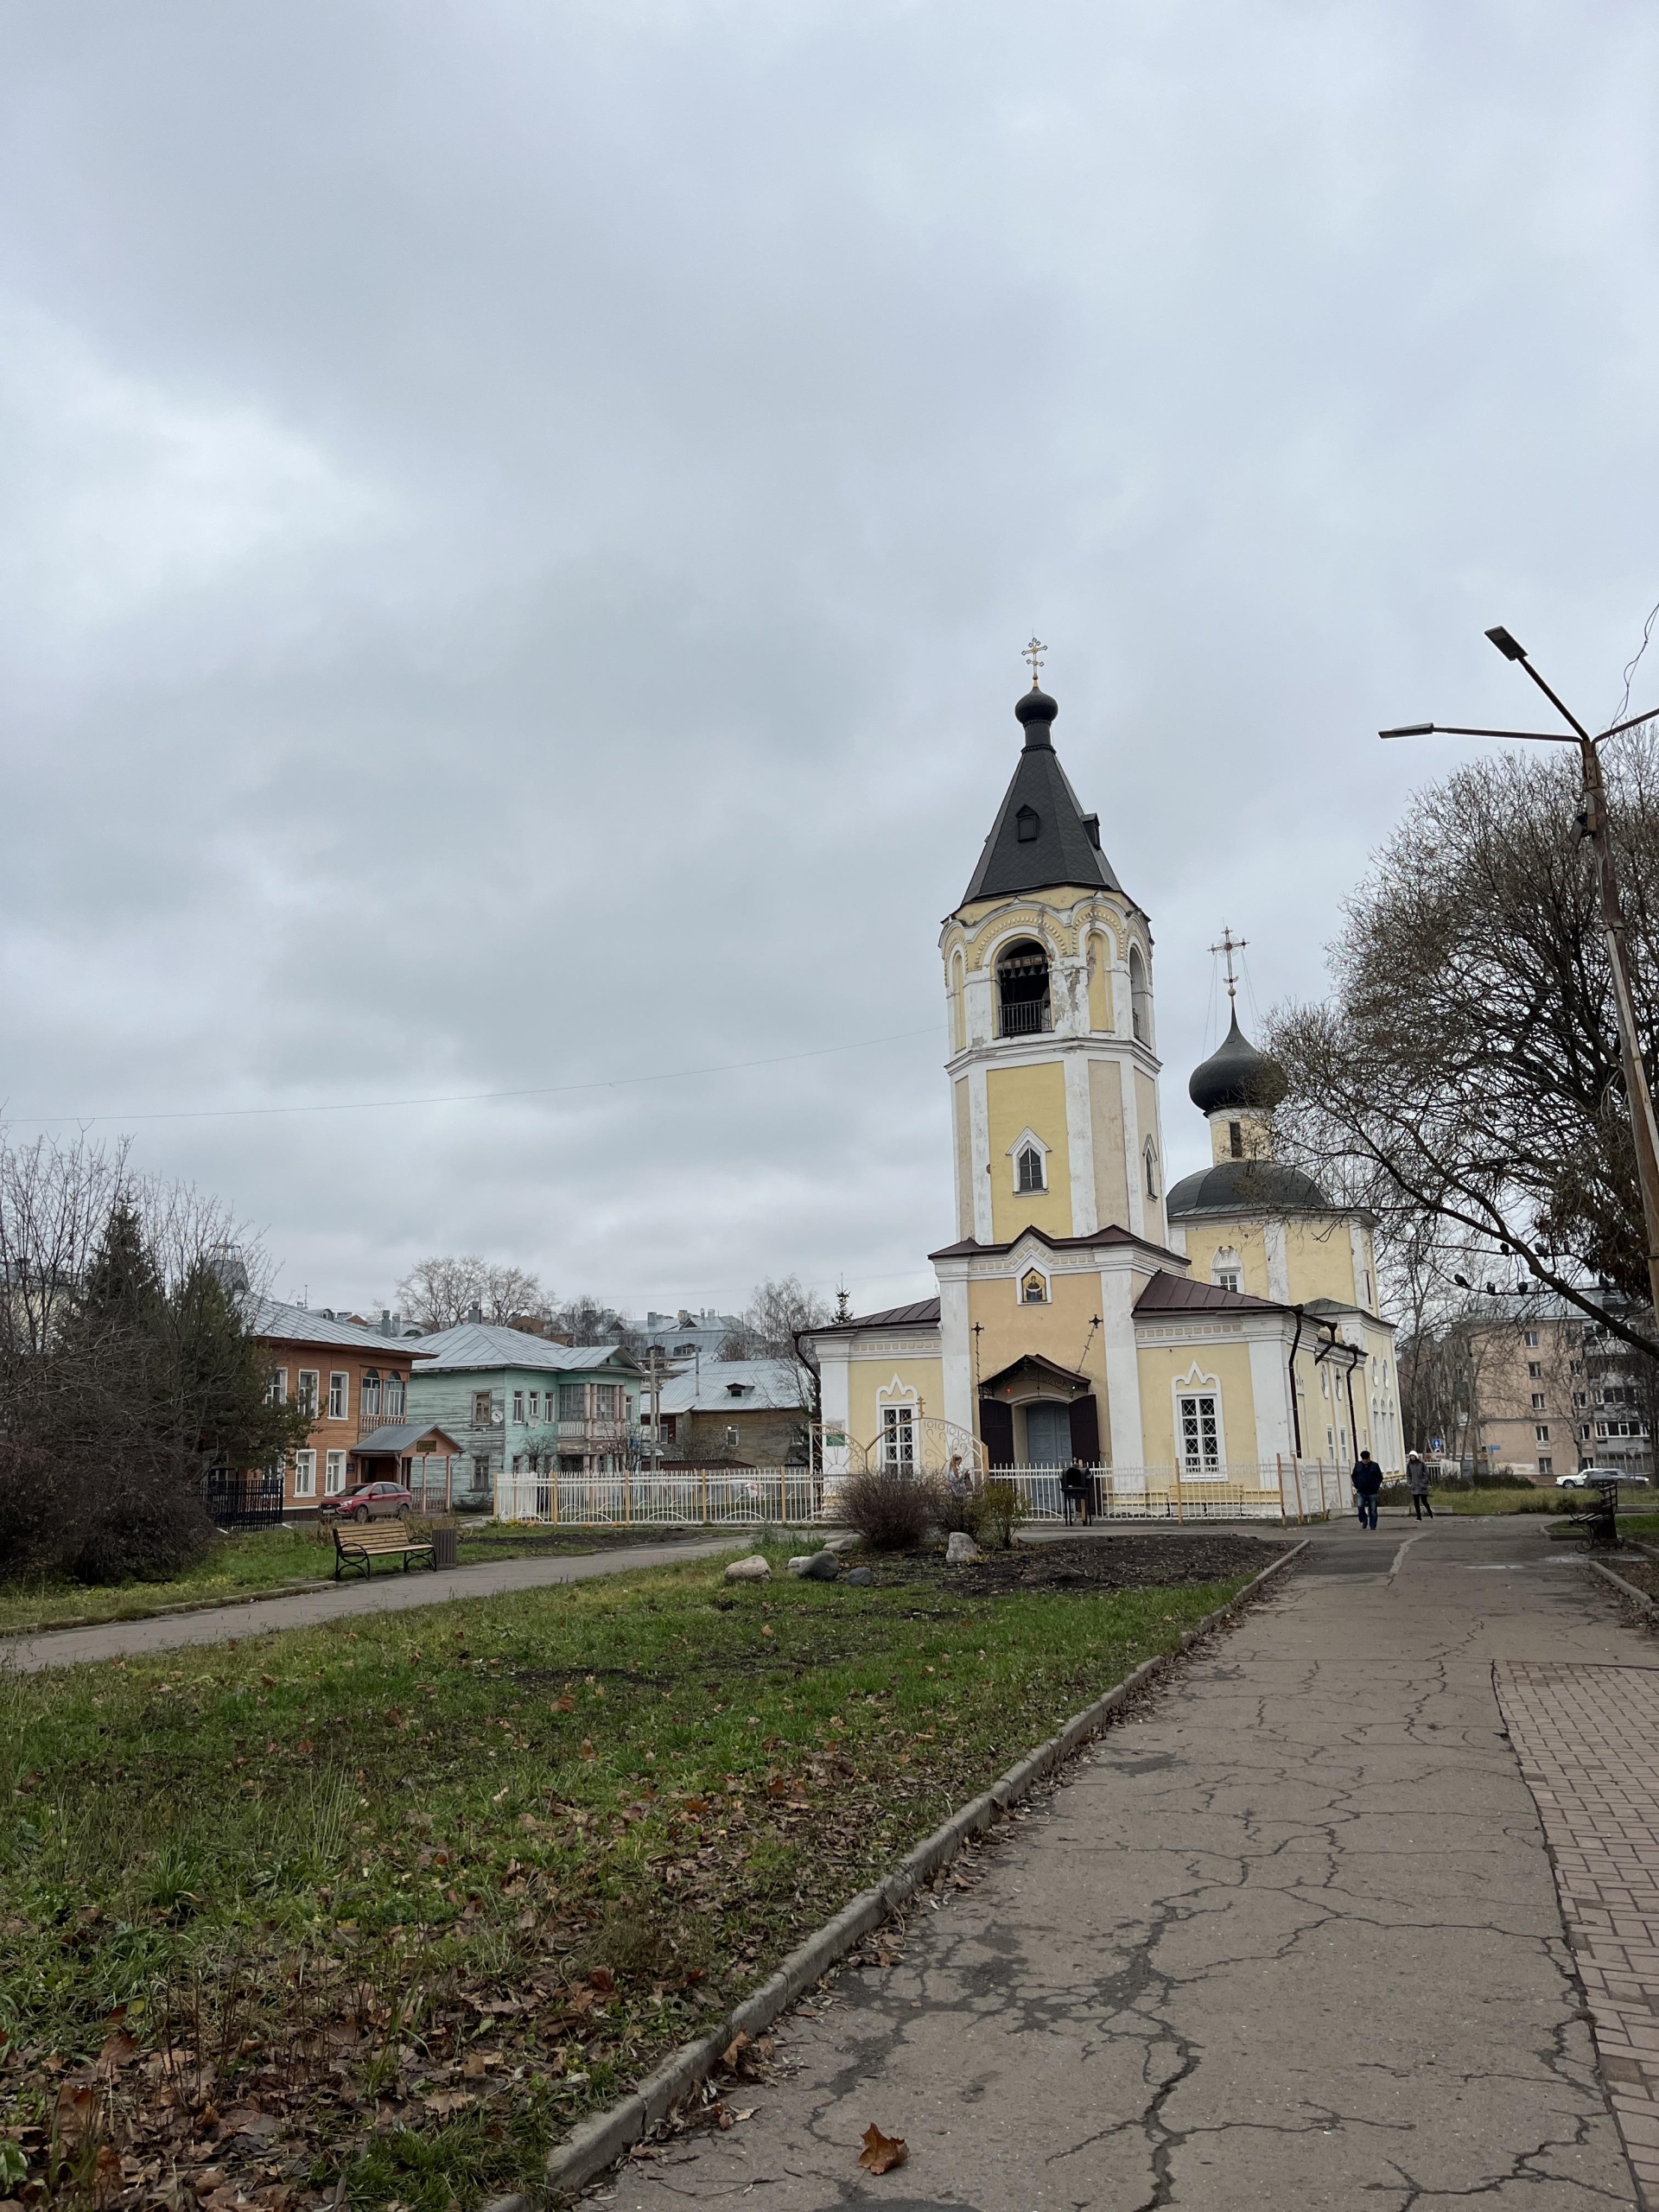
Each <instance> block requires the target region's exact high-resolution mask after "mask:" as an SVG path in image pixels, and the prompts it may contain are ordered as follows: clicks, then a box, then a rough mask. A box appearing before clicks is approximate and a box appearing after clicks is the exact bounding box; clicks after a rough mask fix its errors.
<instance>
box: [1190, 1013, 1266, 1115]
mask: <svg viewBox="0 0 1659 2212" xmlns="http://www.w3.org/2000/svg"><path fill="white" fill-rule="evenodd" d="M1289 1088H1290V1086H1289V1084H1287V1082H1286V1081H1285V1077H1284V1071H1283V1070H1282V1069H1281V1067H1280V1065H1279V1064H1278V1063H1277V1061H1276V1060H1270V1059H1269V1058H1268V1056H1267V1054H1266V1053H1265V1052H1257V1051H1256V1049H1255V1046H1254V1045H1252V1044H1251V1042H1250V1040H1249V1038H1248V1037H1247V1036H1246V1035H1245V1034H1244V1032H1243V1030H1242V1029H1241V1028H1240V1027H1239V1026H1238V1015H1237V1014H1236V1013H1235V1014H1234V1015H1233V1024H1232V1027H1231V1028H1230V1030H1229V1031H1228V1032H1227V1034H1226V1036H1225V1037H1224V1039H1222V1042H1221V1045H1220V1047H1219V1049H1218V1050H1217V1051H1216V1052H1211V1055H1210V1057H1209V1058H1208V1059H1207V1060H1205V1063H1204V1065H1203V1066H1202V1067H1197V1068H1194V1069H1193V1071H1192V1081H1191V1082H1190V1083H1189V1084H1187V1086H1186V1095H1187V1096H1188V1097H1189V1098H1190V1099H1191V1100H1192V1103H1193V1104H1194V1105H1195V1106H1196V1107H1197V1108H1198V1111H1199V1113H1200V1114H1216V1113H1219V1112H1220V1111H1221V1109H1223V1108H1224V1107H1226V1106H1233V1107H1243V1108H1249V1107H1255V1109H1258V1110H1262V1109H1266V1108H1268V1107H1269V1106H1276V1105H1277V1104H1278V1103H1279V1102H1280V1100H1281V1098H1282V1097H1283V1096H1284V1095H1285V1093H1286V1091H1287V1090H1288V1089H1289Z"/></svg>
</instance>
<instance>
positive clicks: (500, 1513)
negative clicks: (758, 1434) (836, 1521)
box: [495, 1467, 823, 1529]
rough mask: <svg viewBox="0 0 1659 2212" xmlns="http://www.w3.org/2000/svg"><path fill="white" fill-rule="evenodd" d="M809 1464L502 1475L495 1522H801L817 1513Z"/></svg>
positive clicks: (589, 1525) (587, 1525) (658, 1525)
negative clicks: (595, 1473) (630, 1471)
mask: <svg viewBox="0 0 1659 2212" xmlns="http://www.w3.org/2000/svg"><path fill="white" fill-rule="evenodd" d="M822 1499H823V1482H822V1480H821V1479H820V1478H818V1477H817V1476H815V1475H814V1474H813V1472H812V1471H811V1469H810V1467H729V1468H728V1467H709V1468H707V1469H704V1468H690V1469H686V1470H677V1471H675V1472H674V1473H672V1474H650V1473H646V1472H645V1471H639V1472H635V1473H623V1474H614V1475H555V1474H543V1475H534V1474H502V1475H498V1476H497V1477H496V1478H495V1517H496V1519H497V1520H498V1521H533V1522H541V1523H543V1524H544V1525H546V1526H549V1527H552V1528H569V1529H687V1528H691V1529H724V1528H743V1529H751V1528H760V1527H764V1526H766V1525H768V1524H770V1525H772V1526H774V1527H785V1528H801V1527H804V1526H805V1524H806V1523H807V1522H811V1521H816V1520H818V1519H819V1518H821V1517H822V1516H821V1511H820V1508H821V1503H822Z"/></svg>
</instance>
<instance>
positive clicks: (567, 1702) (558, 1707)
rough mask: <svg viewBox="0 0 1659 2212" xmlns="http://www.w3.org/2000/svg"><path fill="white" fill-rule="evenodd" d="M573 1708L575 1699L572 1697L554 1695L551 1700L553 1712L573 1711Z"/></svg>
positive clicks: (574, 1707)
mask: <svg viewBox="0 0 1659 2212" xmlns="http://www.w3.org/2000/svg"><path fill="white" fill-rule="evenodd" d="M575 1709H576V1700H575V1698H573V1697H556V1698H555V1699H554V1700H553V1710H554V1712H555V1713H574V1712H575Z"/></svg>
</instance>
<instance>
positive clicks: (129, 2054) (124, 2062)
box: [98, 2028, 138, 2075]
mask: <svg viewBox="0 0 1659 2212" xmlns="http://www.w3.org/2000/svg"><path fill="white" fill-rule="evenodd" d="M137 2056H138V2045H137V2042H136V2041H135V2040H134V2038H133V2037H131V2036H130V2035H129V2034H128V2033H127V2031H126V2030H125V2029H124V2028H118V2029H117V2030H116V2031H115V2033H114V2034H113V2035H112V2036H111V2037H110V2039H109V2041H108V2042H107V2043H106V2044H105V2046H104V2048H103V2050H100V2051H99V2054H98V2070H99V2073H100V2074H103V2075H112V2074H113V2073H114V2072H115V2070H116V2069H117V2067H118V2066H130V2065H131V2063H132V2062H133V2060H134V2059H135V2058H137Z"/></svg>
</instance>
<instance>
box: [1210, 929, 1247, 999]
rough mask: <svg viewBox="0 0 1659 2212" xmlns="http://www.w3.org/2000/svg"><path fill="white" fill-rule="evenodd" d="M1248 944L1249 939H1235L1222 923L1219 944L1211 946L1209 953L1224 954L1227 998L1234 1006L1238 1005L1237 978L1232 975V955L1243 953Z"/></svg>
mask: <svg viewBox="0 0 1659 2212" xmlns="http://www.w3.org/2000/svg"><path fill="white" fill-rule="evenodd" d="M1247 944H1249V938H1247V937H1235V936H1234V935H1233V932H1232V931H1231V930H1230V928H1229V926H1228V925H1227V924H1226V923H1225V922H1224V923H1223V924H1222V925H1221V943H1220V944H1212V945H1211V948H1210V950H1211V952H1224V953H1225V954H1226V956H1227V996H1228V998H1229V1000H1230V1001H1231V1002H1232V1004H1233V1005H1235V1006H1236V1005H1237V1003H1238V978H1237V976H1236V975H1234V973H1233V955H1234V954H1235V953H1236V952H1243V950H1244V948H1245V946H1246V945H1247Z"/></svg>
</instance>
